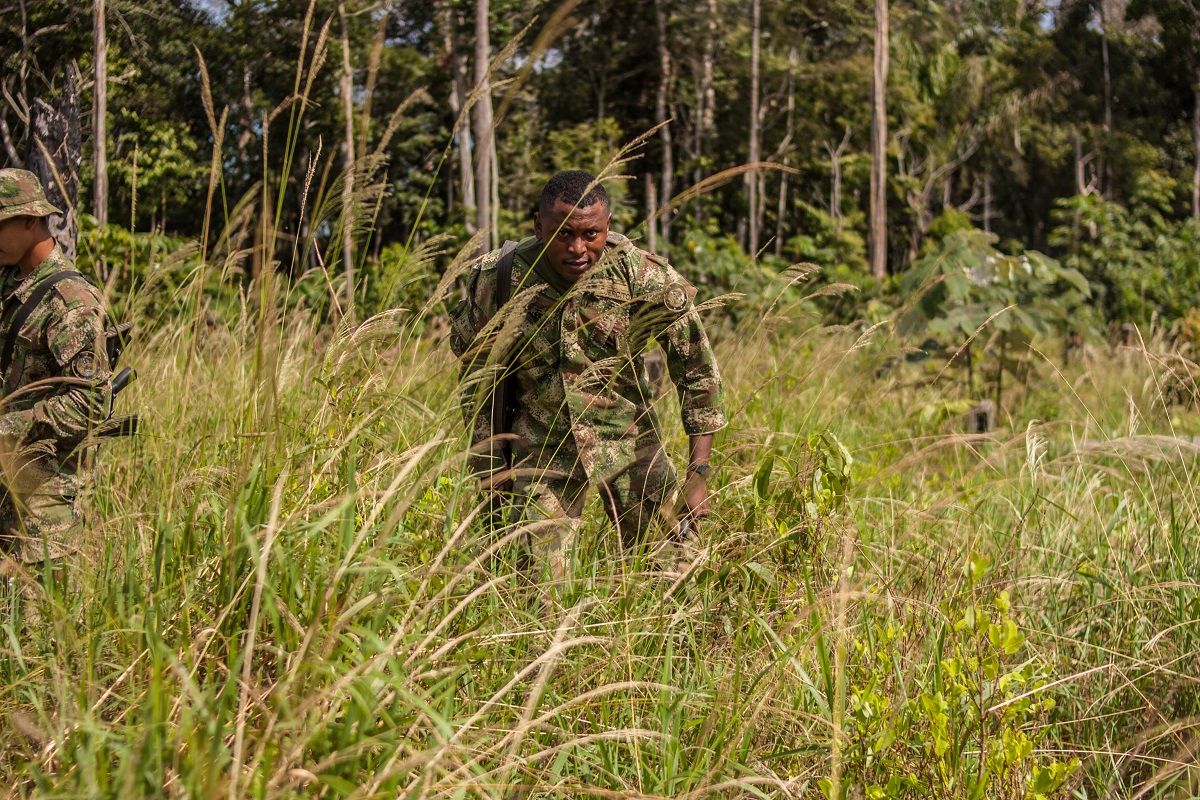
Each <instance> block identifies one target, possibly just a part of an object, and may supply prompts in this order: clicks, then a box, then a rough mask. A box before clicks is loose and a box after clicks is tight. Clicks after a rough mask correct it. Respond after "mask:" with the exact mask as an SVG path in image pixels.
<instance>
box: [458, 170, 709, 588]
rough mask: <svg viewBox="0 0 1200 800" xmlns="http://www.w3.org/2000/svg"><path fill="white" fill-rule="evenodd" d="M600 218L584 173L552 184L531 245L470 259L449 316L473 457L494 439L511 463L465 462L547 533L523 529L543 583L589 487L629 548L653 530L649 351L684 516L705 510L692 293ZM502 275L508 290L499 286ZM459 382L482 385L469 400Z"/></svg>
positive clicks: (658, 504) (604, 211)
mask: <svg viewBox="0 0 1200 800" xmlns="http://www.w3.org/2000/svg"><path fill="white" fill-rule="evenodd" d="M610 217H611V214H610V210H609V202H608V195H607V193H606V192H605V191H604V188H603V187H602V186H600V185H599V184H597V183H596V180H595V178H593V177H592V176H591V175H589V174H588V173H586V172H579V171H571V172H562V173H559V174H557V175H555V176H554V177H553V178H551V179H550V181H549V182H548V183H547V184H546V186H545V188H544V189H543V191H542V194H541V198H540V200H539V204H538V210H537V212H536V213H535V214H534V222H533V229H534V235H533V236H532V237H529V238H527V239H524V240H523V241H521V242H519V243H516V244H515V248H514V247H513V243H509V244H508V245H506V247H505V248H502V249H501V250H496V251H494V252H491V253H488V254H487V255H486V256H484V257H483V258H481V259H480V260H479V261H478V262H477V263H476V264H475V265H474V266H473V268H472V269H471V270H470V271H469V272H468V274H467V278H466V298H465V300H463V302H462V303H461V304H460V305H459V306H458V307H457V308H456V309H455V311H454V313H453V314H452V331H451V344H452V347H453V349H454V351H455V353H456V354H457V355H458V356H459V357H460V358H461V359H462V361H463V373H464V383H465V385H466V386H467V391H465V392H464V402H465V409H464V410H465V411H466V413H467V417H468V420H469V423H470V424H471V425H472V426H473V427H472V444H473V445H474V449H475V451H476V453H477V454H479V453H486V452H487V449H488V448H487V444H486V443H487V441H488V440H489V438H490V437H492V434H493V433H507V432H511V433H512V434H513V435H514V436H513V441H512V444H511V455H510V457H509V458H507V459H505V460H506V461H507V462H508V463H502V462H501V461H500V459H498V458H496V456H495V455H492V457H491V458H492V460H491V461H490V462H488V461H486V460H485V461H484V463H479V460H478V457H477V461H476V465H477V469H478V472H479V474H481V475H482V476H483V477H484V485H485V486H492V487H493V488H495V485H497V484H498V485H500V486H501V487H502V488H506V489H511V493H512V497H513V498H514V500H515V503H516V505H517V506H518V507H519V508H520V509H521V511H522V514H523V516H524V518H525V519H526V520H544V521H546V522H547V523H548V524H545V525H540V526H533V527H535V529H536V530H537V532H535V533H534V534H533V537H534V540H533V551H534V557H535V559H537V560H538V561H539V562H540V566H541V567H543V568H548V569H549V570H550V572H551V574H552V575H553V576H555V577H556V578H561V577H563V576H564V575H565V572H566V569H567V565H568V564H569V560H570V553H571V549H572V547H573V544H574V538H575V534H576V531H577V530H578V527H579V523H580V517H581V515H582V512H583V506H584V502H585V499H586V494H587V491H588V489H589V488H595V489H597V490H599V491H600V493H601V496H602V499H603V502H604V508H605V511H606V512H607V514H608V516H609V518H610V519H611V520H612V522H613V523H614V525H615V526H616V527H617V530H618V532H619V534H620V538H621V540H622V543H623V545H625V546H626V547H628V546H631V545H634V544H637V543H640V542H642V541H643V540H644V538H645V536H646V534H647V532H648V531H649V529H650V528H651V526H652V525H653V524H655V523H656V521H659V520H662V518H663V516H664V515H663V512H664V511H665V509H664V508H663V506H664V504H665V503H666V502H667V500H668V498H669V497H670V496H671V494H672V493H673V491H674V489H675V483H676V474H675V470H674V468H673V467H672V466H671V460H670V458H669V456H668V455H667V453H666V451H665V450H664V448H663V445H662V441H661V435H660V431H659V425H658V421H657V419H656V418H655V414H654V408H653V403H654V400H655V398H656V397H657V395H658V392H657V391H656V387H653V386H650V385H649V384H648V381H647V380H646V376H645V370H644V369H643V368H642V364H643V358H644V355H645V353H646V350H647V348H648V347H649V346H650V342H651V341H652V340H653V341H657V342H658V343H659V344H661V345H662V347H663V349H664V350H665V351H666V361H667V368H668V372H669V374H670V377H671V380H672V381H673V382H674V384H675V386H676V388H677V390H678V392H679V398H680V405H681V406H682V416H683V427H684V430H685V431H686V432H687V434H688V437H689V443H690V447H689V460H688V467H687V470H686V473H685V475H686V478H685V482H684V485H683V488H682V500H683V506H684V508H683V511H684V513H685V514H686V516H687V518H689V519H695V518H699V517H703V516H704V515H705V514H706V513H707V510H708V484H707V474H708V469H709V465H708V460H709V454H710V452H711V450H712V441H713V433H714V432H716V431H717V430H719V429H720V428H722V427H724V426H725V424H726V419H725V413H724V411H723V410H722V408H721V378H720V374H719V372H718V370H717V364H716V360H715V358H714V357H713V352H712V348H711V347H710V346H709V342H708V337H707V336H706V335H705V332H704V325H703V323H702V322H701V320H700V315H699V314H698V313H697V311H696V308H695V305H694V303H693V299H694V297H695V289H694V288H693V287H692V286H691V285H690V284H689V283H688V282H687V281H686V280H684V279H683V278H682V277H681V276H680V275H679V273H678V272H676V271H675V270H674V269H673V268H672V267H671V266H670V265H669V264H668V263H667V261H666V260H665V259H663V258H661V257H659V256H657V255H654V254H653V253H648V252H645V251H643V250H640V249H638V248H637V247H635V246H634V245H633V243H632V242H630V241H629V239H627V238H625V237H624V236H621V235H620V234H617V233H611V232H610V231H609V220H610ZM506 275H510V276H511V277H510V279H509V280H510V286H511V290H505V287H504V286H502V285H501V284H502V283H503V282H504V276H506ZM508 297H511V298H512V299H511V300H509V301H508V302H507V303H505V302H504V300H505V298H508ZM501 307H503V311H501ZM487 367H491V368H493V376H492V378H491V381H492V382H491V383H490V384H489V378H488V374H487V373H488V370H487V369H486V368H487ZM506 370H507V371H509V372H511V373H513V374H515V379H516V380H515V384H516V385H515V387H514V388H515V401H516V402H515V403H514V406H515V413H514V415H513V419H512V421H511V428H509V431H504V430H495V428H496V424H495V417H494V416H493V415H491V414H490V413H489V402H488V394H489V391H488V390H489V389H491V388H492V387H493V386H495V385H496V382H495V377H494V375H495V374H496V373H497V372H504V371H506ZM472 379H478V380H477V383H478V384H479V385H480V387H481V390H480V391H475V392H474V394H472V392H471V391H470V387H471V381H472ZM493 452H494V451H493Z"/></svg>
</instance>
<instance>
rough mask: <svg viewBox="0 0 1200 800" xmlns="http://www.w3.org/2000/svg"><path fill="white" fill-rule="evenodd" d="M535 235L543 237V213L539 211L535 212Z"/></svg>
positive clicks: (539, 237)
mask: <svg viewBox="0 0 1200 800" xmlns="http://www.w3.org/2000/svg"><path fill="white" fill-rule="evenodd" d="M533 235H534V236H536V237H537V238H538V239H541V238H542V215H541V214H540V213H539V212H537V211H535V212H533Z"/></svg>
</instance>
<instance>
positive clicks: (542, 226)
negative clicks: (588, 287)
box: [533, 200, 611, 282]
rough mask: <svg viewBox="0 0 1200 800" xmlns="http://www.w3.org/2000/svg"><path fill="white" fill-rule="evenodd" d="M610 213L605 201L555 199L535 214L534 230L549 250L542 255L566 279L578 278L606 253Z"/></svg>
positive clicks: (546, 249) (575, 279)
mask: <svg viewBox="0 0 1200 800" xmlns="http://www.w3.org/2000/svg"><path fill="white" fill-rule="evenodd" d="M610 217H611V215H610V214H609V212H608V206H607V205H606V204H605V203H601V202H596V203H592V204H591V205H590V206H585V207H583V208H574V207H573V206H572V205H571V204H570V203H567V202H564V201H562V200H555V201H554V205H553V206H551V207H550V208H548V209H546V210H545V211H541V210H539V211H537V212H536V213H535V214H534V215H533V233H534V235H535V236H537V238H538V241H540V242H541V243H542V246H543V247H544V248H545V251H546V252H545V255H543V256H542V258H544V259H546V263H547V264H549V265H550V268H551V269H553V270H554V271H555V272H557V273H558V274H559V275H561V276H562V277H564V278H566V279H567V280H569V281H572V282H574V281H577V280H579V279H580V278H581V277H583V274H584V273H585V272H587V271H588V270H589V269H591V268H592V267H594V266H596V262H597V261H599V260H600V256H601V255H603V254H604V243H605V242H607V241H608V221H609V218H610Z"/></svg>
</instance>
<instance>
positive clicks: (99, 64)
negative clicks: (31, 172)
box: [92, 0, 108, 225]
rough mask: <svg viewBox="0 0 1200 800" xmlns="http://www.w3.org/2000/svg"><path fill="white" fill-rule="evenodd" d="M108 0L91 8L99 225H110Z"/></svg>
mask: <svg viewBox="0 0 1200 800" xmlns="http://www.w3.org/2000/svg"><path fill="white" fill-rule="evenodd" d="M104 3H105V0H94V3H93V6H92V45H93V61H94V62H95V65H96V72H95V94H94V95H93V98H94V101H93V104H92V160H93V161H92V171H93V172H94V173H95V178H94V179H93V181H92V214H93V215H95V217H96V222H98V223H99V224H101V225H107V224H108V35H107V32H106V29H105V28H106V22H105V8H104Z"/></svg>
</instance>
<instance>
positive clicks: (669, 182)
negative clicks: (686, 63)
mask: <svg viewBox="0 0 1200 800" xmlns="http://www.w3.org/2000/svg"><path fill="white" fill-rule="evenodd" d="M654 21H655V24H656V25H657V27H658V94H657V96H656V97H655V100H654V115H655V118H656V121H657V122H658V123H660V124H663V123H666V124H663V126H662V128H660V129H659V132H658V135H659V140H660V141H661V142H662V162H663V163H662V193H661V194H662V200H663V202H664V203H669V202H670V201H671V198H672V197H673V196H674V184H675V153H674V149H673V147H672V142H671V125H670V123H667V91H668V90H669V88H670V87H669V83H670V80H671V50H670V48H669V47H667V14H666V11H665V10H664V9H663V0H654ZM661 224H662V252H663V254H664V255H666V253H667V251H668V250H669V249H670V247H671V212H670V211H668V212H667V214H666V215H665V216H663V218H662V223H661Z"/></svg>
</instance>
